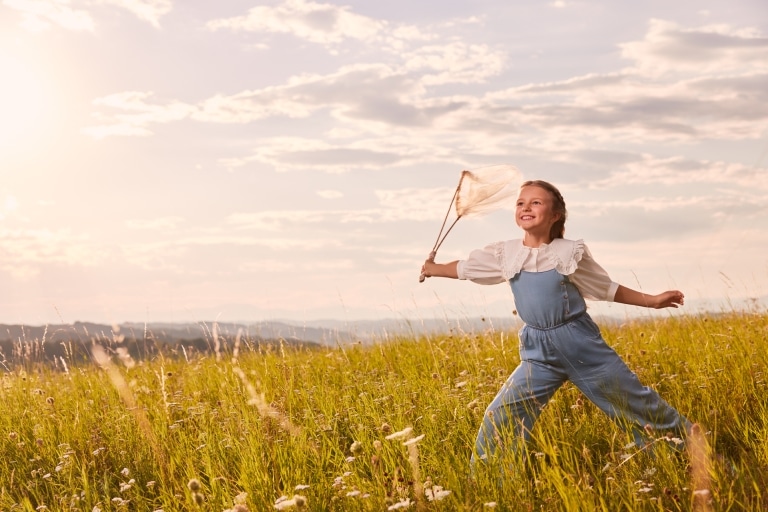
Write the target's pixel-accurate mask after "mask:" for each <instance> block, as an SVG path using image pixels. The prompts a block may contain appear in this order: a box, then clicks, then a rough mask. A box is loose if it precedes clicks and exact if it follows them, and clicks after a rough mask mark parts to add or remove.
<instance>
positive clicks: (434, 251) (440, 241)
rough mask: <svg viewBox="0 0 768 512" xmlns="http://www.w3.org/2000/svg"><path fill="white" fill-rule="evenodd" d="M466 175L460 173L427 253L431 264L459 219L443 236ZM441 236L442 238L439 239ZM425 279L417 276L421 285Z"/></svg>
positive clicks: (422, 274)
mask: <svg viewBox="0 0 768 512" xmlns="http://www.w3.org/2000/svg"><path fill="white" fill-rule="evenodd" d="M466 173H467V171H462V172H461V179H460V180H459V185H458V186H457V187H456V191H455V192H454V193H453V197H452V198H451V204H449V205H448V211H447V212H445V217H443V224H442V226H440V232H439V233H438V234H437V239H436V240H435V244H434V245H433V246H432V250H431V251H430V253H429V256H428V257H427V261H431V262H432V263H434V262H435V256H436V255H437V250H438V249H439V248H440V246H441V245H443V242H444V241H445V237H447V236H448V233H450V232H451V230H452V229H453V226H455V225H456V223H457V222H458V221H459V219H460V218H461V215H459V216H458V217H456V220H454V221H453V222H452V223H451V225H450V226H448V231H446V232H445V234H443V229H444V228H445V223H446V222H448V216H449V215H450V214H451V209H452V208H453V205H454V203H455V202H456V199H457V198H458V197H459V190H460V189H461V182H462V181H464V175H465V174H466ZM441 236H442V238H440V237H441ZM426 278H427V276H426V275H424V272H422V273H421V275H419V282H420V283H423V282H424V280H425V279H426Z"/></svg>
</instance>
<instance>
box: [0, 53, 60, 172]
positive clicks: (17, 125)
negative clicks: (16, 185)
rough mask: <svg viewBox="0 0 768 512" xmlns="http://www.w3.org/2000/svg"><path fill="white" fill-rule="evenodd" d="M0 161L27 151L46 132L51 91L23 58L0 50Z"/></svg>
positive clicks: (33, 67) (39, 73) (43, 78)
mask: <svg viewBox="0 0 768 512" xmlns="http://www.w3.org/2000/svg"><path fill="white" fill-rule="evenodd" d="M0 76H2V79H0V161H2V160H3V156H4V155H7V154H8V153H9V152H13V151H18V150H22V151H23V150H26V149H28V148H29V147H30V146H32V145H34V144H35V141H36V140H37V138H38V137H37V135H38V134H39V133H41V131H44V130H45V129H46V123H47V122H48V121H49V120H48V119H47V118H48V117H49V114H50V112H51V106H52V105H51V94H50V91H51V88H50V85H49V84H47V83H46V82H45V76H44V74H43V73H41V72H40V71H39V70H37V69H35V66H33V65H31V63H30V62H26V61H25V59H24V57H23V56H21V55H19V54H15V53H11V52H8V51H3V50H2V49H0Z"/></svg>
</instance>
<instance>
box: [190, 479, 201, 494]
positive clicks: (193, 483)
mask: <svg viewBox="0 0 768 512" xmlns="http://www.w3.org/2000/svg"><path fill="white" fill-rule="evenodd" d="M200 487H201V486H200V480H198V479H197V478H193V479H192V480H190V481H189V483H187V488H189V490H190V491H192V492H197V491H199V490H200Z"/></svg>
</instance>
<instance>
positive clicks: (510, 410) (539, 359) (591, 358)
mask: <svg viewBox="0 0 768 512" xmlns="http://www.w3.org/2000/svg"><path fill="white" fill-rule="evenodd" d="M566 217H567V212H566V209H565V201H564V200H563V196H562V195H561V194H560V192H559V191H558V190H557V188H555V187H554V186H553V185H552V184H550V183H547V182H546V181H540V180H536V181H526V182H525V183H523V185H522V186H521V187H520V195H519V197H518V199H517V207H516V212H515V221H516V222H517V225H518V226H520V228H522V230H523V232H524V235H523V238H522V239H518V240H509V241H505V242H497V243H494V244H491V245H489V246H487V247H485V248H484V249H480V250H476V251H473V252H472V253H470V255H469V258H468V259H466V260H460V261H452V262H450V263H443V264H440V263H435V262H434V261H432V260H427V261H426V262H425V263H424V266H423V267H422V272H423V274H424V275H425V276H427V277H450V278H454V279H469V280H470V281H474V282H475V283H479V284H497V283H503V282H509V283H510V285H511V287H512V293H513V295H514V298H515V305H516V307H517V311H518V313H519V314H520V317H521V318H522V319H523V321H524V322H525V325H524V326H523V328H522V329H521V330H520V333H519V335H520V361H521V362H520V365H519V366H518V367H517V369H515V371H514V372H513V373H512V375H510V377H509V378H508V379H507V381H506V383H505V384H504V386H503V387H502V388H501V390H500V391H499V393H498V394H497V395H496V398H494V399H493V402H491V404H490V405H489V406H488V408H487V409H486V411H485V415H484V419H483V424H482V426H481V427H480V431H479V432H478V434H477V440H476V441H475V453H474V454H473V457H472V459H473V461H474V460H475V457H480V458H481V459H485V458H487V457H488V456H489V455H491V454H493V453H494V452H495V450H496V449H497V447H499V445H500V444H501V443H502V441H503V439H504V438H505V437H507V436H512V439H516V440H518V441H519V440H527V439H528V437H529V434H530V431H531V428H532V427H533V424H534V422H535V421H536V418H537V417H538V415H539V413H540V411H541V408H542V407H543V406H544V405H545V404H546V403H547V401H549V399H550V398H551V397H552V395H553V394H554V393H555V391H556V390H557V389H558V388H559V387H560V386H562V385H563V383H565V381H566V380H570V381H571V382H573V383H574V384H575V385H576V386H577V387H578V388H579V389H580V390H581V392H582V393H584V395H585V396H587V398H589V399H590V400H591V401H592V402H593V403H594V404H595V405H597V406H598V407H599V408H600V409H601V410H602V411H603V412H605V413H606V414H607V415H608V416H609V417H611V418H612V419H613V420H614V421H616V422H617V423H619V424H620V425H621V426H622V427H623V428H626V429H628V430H629V431H630V432H631V433H632V435H633V436H634V438H635V442H636V443H637V445H638V446H644V440H643V432H644V431H648V429H649V428H650V429H653V431H661V432H669V431H672V432H675V433H677V434H678V435H680V436H682V435H684V434H685V433H686V432H687V431H688V430H689V429H690V427H691V424H690V422H689V421H688V420H687V419H686V418H685V417H683V416H682V415H680V413H678V412H677V411H676V410H675V409H674V408H672V407H671V406H670V405H669V404H667V402H665V401H664V400H663V399H662V398H661V397H660V396H659V395H658V394H657V393H656V392H655V391H653V390H652V389H650V388H648V387H645V386H643V385H642V384H641V383H640V381H639V380H638V378H637V376H636V375H635V374H634V373H633V372H632V371H631V370H630V369H629V368H628V367H627V366H626V364H624V362H623V361H622V360H621V358H620V357H619V356H618V354H616V352H615V351H614V350H613V349H611V348H610V347H609V346H608V345H607V344H606V343H605V340H603V338H602V336H601V334H600V331H599V329H598V327H597V325H595V323H594V322H593V321H592V318H591V317H590V316H589V314H587V312H586V309H587V308H586V304H585V302H584V299H585V298H586V299H591V300H605V301H614V302H620V303H623V304H630V305H635V306H643V307H647V308H656V309H660V308H670V307H671V308H676V307H678V306H681V305H683V299H684V297H683V294H682V292H680V291H678V290H669V291H666V292H663V293H660V294H658V295H648V294H645V293H641V292H638V291H635V290H632V289H629V288H626V287H624V286H622V285H620V284H618V283H615V282H613V281H612V280H611V278H610V277H609V276H608V274H607V273H606V272H605V270H603V268H602V267H600V265H598V264H597V263H596V262H595V260H593V259H592V255H591V254H590V252H589V249H587V246H586V245H585V244H584V242H583V241H582V240H577V241H573V240H566V239H564V238H563V232H564V230H565V220H566Z"/></svg>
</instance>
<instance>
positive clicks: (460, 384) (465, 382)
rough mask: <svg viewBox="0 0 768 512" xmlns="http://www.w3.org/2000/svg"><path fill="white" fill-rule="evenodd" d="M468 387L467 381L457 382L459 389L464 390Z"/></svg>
mask: <svg viewBox="0 0 768 512" xmlns="http://www.w3.org/2000/svg"><path fill="white" fill-rule="evenodd" d="M466 385H467V381H465V380H463V381H461V382H457V383H456V388H457V389H461V388H463V387H464V386H466Z"/></svg>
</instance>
